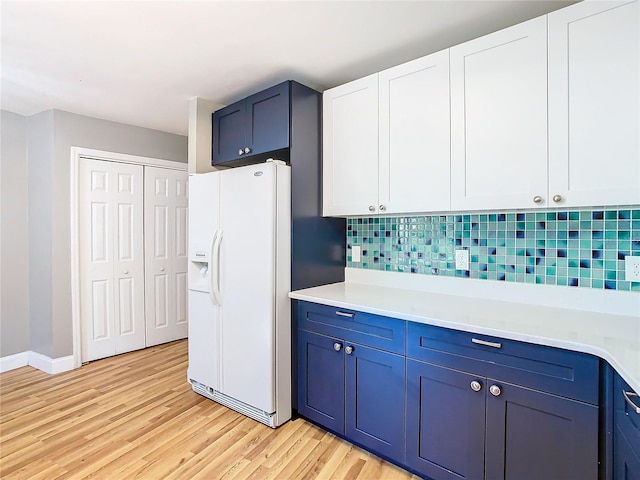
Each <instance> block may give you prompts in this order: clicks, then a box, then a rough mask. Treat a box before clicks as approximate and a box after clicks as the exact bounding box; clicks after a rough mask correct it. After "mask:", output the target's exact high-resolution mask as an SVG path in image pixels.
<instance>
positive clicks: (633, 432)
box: [613, 374, 640, 457]
mask: <svg viewBox="0 0 640 480" xmlns="http://www.w3.org/2000/svg"><path fill="white" fill-rule="evenodd" d="M625 393H626V397H627V398H628V401H627V398H625ZM636 393H637V392H635V391H633V390H632V389H631V387H629V385H628V384H627V383H626V382H625V381H624V380H623V379H622V377H620V375H618V374H616V375H615V381H614V390H613V405H614V421H615V423H616V426H617V428H618V429H619V430H620V432H622V434H623V435H624V436H625V438H626V439H627V440H628V441H629V444H630V445H631V448H632V450H633V451H634V453H635V455H636V457H640V413H637V412H636V411H635V408H634V405H635V406H640V397H639V396H635V394H636ZM629 402H632V403H633V404H634V405H631V404H630V403H629Z"/></svg>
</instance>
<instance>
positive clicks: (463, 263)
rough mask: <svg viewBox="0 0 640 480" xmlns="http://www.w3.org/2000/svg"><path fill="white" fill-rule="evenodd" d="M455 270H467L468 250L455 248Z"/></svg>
mask: <svg viewBox="0 0 640 480" xmlns="http://www.w3.org/2000/svg"><path fill="white" fill-rule="evenodd" d="M456 270H467V271H468V270H469V250H456Z"/></svg>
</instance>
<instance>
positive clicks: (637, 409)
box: [622, 390, 640, 415]
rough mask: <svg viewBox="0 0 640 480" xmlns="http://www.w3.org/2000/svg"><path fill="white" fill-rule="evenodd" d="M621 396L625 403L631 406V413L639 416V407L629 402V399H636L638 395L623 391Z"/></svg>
mask: <svg viewBox="0 0 640 480" xmlns="http://www.w3.org/2000/svg"><path fill="white" fill-rule="evenodd" d="M622 395H624V399H625V401H626V402H627V403H628V404H629V405H630V406H631V408H632V409H633V411H634V412H636V413H637V414H638V415H640V407H639V406H637V405H636V404H635V403H633V401H632V400H631V397H638V396H639V395H638V394H637V393H634V392H625V391H624V390H623V391H622Z"/></svg>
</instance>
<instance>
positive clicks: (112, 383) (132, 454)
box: [0, 340, 418, 480]
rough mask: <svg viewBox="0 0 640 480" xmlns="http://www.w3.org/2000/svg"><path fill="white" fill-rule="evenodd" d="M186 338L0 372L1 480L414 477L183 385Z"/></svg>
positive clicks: (317, 433) (310, 428)
mask: <svg viewBox="0 0 640 480" xmlns="http://www.w3.org/2000/svg"><path fill="white" fill-rule="evenodd" d="M186 372H187V341H186V340H183V341H179V342H173V343H169V344H165V345H160V346H157V347H153V348H149V349H145V350H141V351H138V352H133V353H128V354H124V355H119V356H117V357H112V358H109V359H105V360H99V361H96V362H92V363H90V364H88V365H85V366H83V367H82V368H80V369H77V370H73V371H71V372H66V373H61V374H58V375H48V374H46V373H43V372H40V371H39V370H36V369H34V368H31V367H23V368H20V369H16V370H12V371H10V372H6V373H3V374H1V375H0V477H1V478H2V479H3V480H9V479H29V480H54V479H80V478H93V479H118V480H119V479H129V478H139V479H145V480H146V479H216V480H217V479H220V480H222V479H225V480H232V479H236V480H239V479H252V480H268V479H336V480H337V479H345V480H347V479H349V480H356V479H359V480H373V479H398V480H400V479H414V480H417V479H418V477H416V476H412V475H411V474H409V473H408V472H406V471H405V470H402V469H400V468H398V467H396V466H394V465H392V464H390V463H388V462H385V461H383V460H381V459H379V458H377V457H375V456H373V455H371V454H369V453H367V452H365V451H363V450H361V449H359V448H357V447H354V446H353V445H351V444H349V443H347V442H345V441H343V440H341V439H338V438H336V437H335V436H334V435H332V434H329V433H326V432H324V431H323V430H321V429H319V428H317V427H315V426H314V425H312V424H310V423H308V422H305V421H304V420H301V419H297V420H295V421H293V422H288V423H286V424H285V425H283V426H282V427H280V428H278V429H276V430H273V429H271V428H269V427H266V426H264V425H262V424H260V423H258V422H256V421H254V420H251V419H249V418H247V417H244V416H242V415H240V414H238V413H236V412H234V411H232V410H229V409H227V408H226V407H223V406H221V405H218V404H217V403H215V402H212V401H211V400H208V399H206V398H204V397H202V396H200V395H198V394H196V393H194V392H193V391H192V390H191V387H190V386H189V384H188V383H187V378H186Z"/></svg>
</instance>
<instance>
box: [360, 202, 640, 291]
mask: <svg viewBox="0 0 640 480" xmlns="http://www.w3.org/2000/svg"><path fill="white" fill-rule="evenodd" d="M353 245H359V246H360V247H361V249H362V251H361V255H362V261H361V262H360V263H353V261H352V258H351V254H350V250H351V247H352V246H353ZM457 249H466V250H469V254H470V262H469V271H462V270H456V269H455V263H454V252H455V250H457ZM627 255H639V256H640V207H634V208H624V209H615V210H600V209H599V210H584V211H567V212H526V213H518V212H515V213H514V212H509V213H490V214H450V215H436V216H409V217H388V218H380V217H362V218H349V219H347V266H348V267H353V268H364V269H371V270H382V271H389V272H408V273H417V274H422V275H440V276H447V277H471V278H479V279H486V280H499V281H506V282H521V283H537V284H547V285H568V286H572V287H586V288H599V289H611V290H627V291H628V290H631V291H640V282H629V281H627V280H626V279H625V273H624V257H625V256H627Z"/></svg>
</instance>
